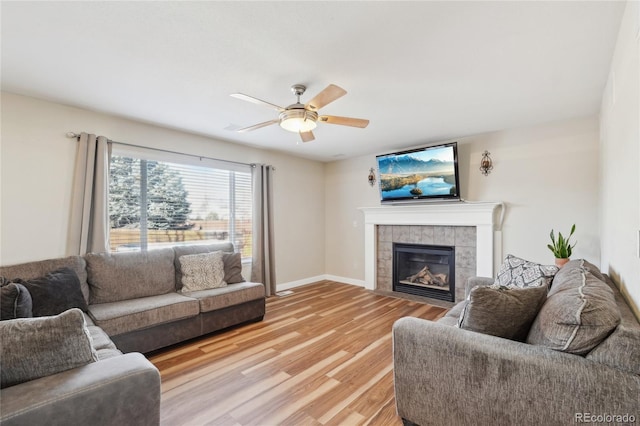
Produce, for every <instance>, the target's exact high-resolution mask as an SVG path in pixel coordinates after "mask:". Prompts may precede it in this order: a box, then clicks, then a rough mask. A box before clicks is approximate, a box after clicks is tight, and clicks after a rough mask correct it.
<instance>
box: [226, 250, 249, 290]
mask: <svg viewBox="0 0 640 426" xmlns="http://www.w3.org/2000/svg"><path fill="white" fill-rule="evenodd" d="M222 261H223V262H224V281H225V282H226V283H227V284H236V283H243V282H244V281H245V280H244V277H243V276H242V255H241V254H240V253H224V254H223V255H222Z"/></svg>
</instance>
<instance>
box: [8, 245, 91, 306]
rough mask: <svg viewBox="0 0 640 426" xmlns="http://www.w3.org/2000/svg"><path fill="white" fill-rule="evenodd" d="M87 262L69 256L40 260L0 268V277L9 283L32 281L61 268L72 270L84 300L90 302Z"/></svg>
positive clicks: (78, 257)
mask: <svg viewBox="0 0 640 426" xmlns="http://www.w3.org/2000/svg"><path fill="white" fill-rule="evenodd" d="M86 265H87V264H86V262H85V260H84V258H82V257H81V256H69V257H63V258H59V259H48V260H39V261H36V262H28V263H21V264H18V265H12V266H2V267H0V277H4V278H6V279H7V280H9V281H13V280H14V279H16V278H21V279H23V280H30V279H32V278H38V277H43V276H45V275H46V274H48V273H49V272H51V271H55V270H56V269H60V268H71V269H73V271H74V272H75V273H76V275H77V276H78V279H79V280H80V289H81V290H82V295H83V296H84V300H85V301H86V302H87V303H88V302H89V285H88V284H87V269H86Z"/></svg>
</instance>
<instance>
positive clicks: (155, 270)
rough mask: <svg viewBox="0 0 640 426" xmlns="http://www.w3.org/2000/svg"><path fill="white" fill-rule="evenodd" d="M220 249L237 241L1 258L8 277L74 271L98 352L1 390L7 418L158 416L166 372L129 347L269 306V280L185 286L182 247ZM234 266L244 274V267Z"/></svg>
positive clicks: (83, 420)
mask: <svg viewBox="0 0 640 426" xmlns="http://www.w3.org/2000/svg"><path fill="white" fill-rule="evenodd" d="M213 251H223V252H229V253H232V252H233V245H232V244H231V243H218V244H211V245H202V246H176V247H173V248H166V249H159V250H152V251H148V252H127V253H112V254H108V253H103V254H87V255H86V256H70V257H65V258H59V259H50V260H44V261H36V262H29V263H24V264H20V265H13V266H4V267H0V276H2V277H4V278H7V279H14V278H21V279H25V280H30V279H34V278H37V277H43V276H45V275H46V274H48V273H49V272H51V271H54V270H56V269H59V268H65V267H67V268H70V269H72V270H73V271H75V272H76V274H77V275H78V278H79V280H80V287H81V290H82V294H83V296H84V298H85V300H86V301H87V303H88V312H87V313H84V317H85V321H86V324H87V326H88V327H87V328H88V331H89V333H90V335H91V338H92V345H93V348H94V349H95V351H96V354H97V359H98V361H96V362H92V363H90V364H87V365H84V366H82V367H79V368H74V369H72V370H68V371H64V372H61V373H58V374H54V375H51V376H47V377H42V378H39V379H35V380H31V381H28V382H25V383H20V384H17V385H14V386H10V387H7V388H4V389H2V398H0V424H1V425H12V424H16V425H18V424H96V425H97V424H114V425H115V424H134V423H135V424H141V425H142V424H150V425H152V424H158V422H159V412H160V377H159V374H158V371H157V369H156V368H155V367H154V366H153V365H152V364H151V363H150V362H149V361H147V360H146V359H145V358H144V357H143V356H142V355H140V354H135V353H132V354H125V355H123V352H125V353H126V352H142V353H146V352H150V351H154V350H156V349H159V348H162V347H166V346H169V345H172V344H175V343H179V342H182V341H184V340H187V339H191V338H194V337H198V336H201V335H204V334H207V333H211V332H213V331H217V330H221V329H224V328H227V327H230V326H234V325H238V324H241V323H245V322H249V321H260V320H262V318H263V316H264V314H265V291H264V286H263V284H261V283H252V282H235V283H233V284H228V285H227V286H226V287H221V288H215V289H210V290H202V291H196V292H192V293H184V294H183V293H181V292H180V290H181V271H180V261H179V258H180V256H182V255H185V254H197V253H206V252H213ZM226 266H227V265H226V263H225V278H227V277H226V274H227V273H228V272H227V268H226ZM235 268H236V269H238V268H239V269H241V267H239V266H237V265H236V266H235ZM229 273H233V274H235V276H236V280H237V279H238V278H237V277H238V276H239V270H236V271H233V272H229ZM51 350H52V351H55V348H51ZM127 407H133V408H132V409H128V408H127ZM52 419H55V421H53V423H51V421H52Z"/></svg>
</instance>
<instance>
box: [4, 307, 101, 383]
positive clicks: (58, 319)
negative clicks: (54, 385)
mask: <svg viewBox="0 0 640 426" xmlns="http://www.w3.org/2000/svg"><path fill="white" fill-rule="evenodd" d="M0 358H1V359H2V369H1V371H2V373H1V376H2V379H1V387H2V388H4V387H7V386H12V385H16V384H18V383H23V382H27V381H29V380H33V379H36V378H39V377H44V376H49V375H52V374H56V373H60V372H62V371H66V370H70V369H72V368H76V367H80V366H82V365H86V364H88V363H90V362H94V361H97V360H98V357H97V354H96V351H95V350H94V349H93V346H92V345H91V337H90V334H89V330H88V329H87V326H86V324H85V322H84V317H83V315H82V311H81V310H80V309H70V310H68V311H65V312H63V313H61V314H60V315H56V316H50V317H40V318H19V319H14V320H9V321H0Z"/></svg>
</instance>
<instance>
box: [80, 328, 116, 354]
mask: <svg viewBox="0 0 640 426" xmlns="http://www.w3.org/2000/svg"><path fill="white" fill-rule="evenodd" d="M87 328H88V330H89V334H90V335H91V341H92V344H93V348H94V349H95V351H96V355H97V356H98V360H100V361H101V360H103V359H107V358H113V357H114V356H118V355H122V352H120V351H119V350H118V348H117V347H116V345H115V344H114V343H113V342H112V341H111V339H110V338H109V336H107V333H105V332H104V330H102V329H101V328H100V327H96V326H95V325H93V326H92V325H90V326H88V327H87Z"/></svg>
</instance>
